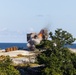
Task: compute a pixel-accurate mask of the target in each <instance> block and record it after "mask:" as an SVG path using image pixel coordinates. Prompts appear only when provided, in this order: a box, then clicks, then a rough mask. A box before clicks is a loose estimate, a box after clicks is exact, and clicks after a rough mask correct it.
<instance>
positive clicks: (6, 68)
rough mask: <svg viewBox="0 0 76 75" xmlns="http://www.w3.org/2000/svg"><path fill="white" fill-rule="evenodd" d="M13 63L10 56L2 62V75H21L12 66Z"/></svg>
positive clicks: (0, 64) (0, 67) (0, 63)
mask: <svg viewBox="0 0 76 75" xmlns="http://www.w3.org/2000/svg"><path fill="white" fill-rule="evenodd" d="M11 63H12V61H11V59H10V57H9V56H6V58H5V59H4V60H2V61H1V62H0V75H20V74H19V71H18V70H16V69H15V68H14V66H12V65H11Z"/></svg>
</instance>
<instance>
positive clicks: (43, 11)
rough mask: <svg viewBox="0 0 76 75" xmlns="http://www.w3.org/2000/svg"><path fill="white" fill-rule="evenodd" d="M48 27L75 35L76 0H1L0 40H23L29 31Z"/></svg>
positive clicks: (24, 40)
mask: <svg viewBox="0 0 76 75" xmlns="http://www.w3.org/2000/svg"><path fill="white" fill-rule="evenodd" d="M44 27H49V29H50V30H51V31H54V30H55V29H57V28H62V29H64V30H67V31H68V32H70V33H71V34H72V35H73V36H74V37H76V33H75V31H76V0H0V42H24V43H26V42H27V41H26V34H27V33H29V32H38V31H39V30H40V29H41V28H44Z"/></svg>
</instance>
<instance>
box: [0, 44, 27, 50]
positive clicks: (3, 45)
mask: <svg viewBox="0 0 76 75" xmlns="http://www.w3.org/2000/svg"><path fill="white" fill-rule="evenodd" d="M13 46H17V47H18V48H19V49H27V43H0V49H6V48H9V47H13Z"/></svg>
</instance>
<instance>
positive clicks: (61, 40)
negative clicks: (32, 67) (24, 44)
mask: <svg viewBox="0 0 76 75" xmlns="http://www.w3.org/2000/svg"><path fill="white" fill-rule="evenodd" d="M49 36H50V38H51V40H44V41H43V43H42V46H43V47H45V50H44V51H43V52H42V53H41V54H40V55H38V56H37V60H38V63H39V64H44V65H45V68H44V69H43V70H42V75H76V60H75V59H76V54H74V53H71V52H70V50H69V49H68V48H67V47H66V46H65V45H70V44H72V43H73V42H74V41H75V38H73V36H72V35H71V34H70V33H68V32H67V31H64V30H62V29H57V30H55V33H54V34H53V33H52V32H50V33H49Z"/></svg>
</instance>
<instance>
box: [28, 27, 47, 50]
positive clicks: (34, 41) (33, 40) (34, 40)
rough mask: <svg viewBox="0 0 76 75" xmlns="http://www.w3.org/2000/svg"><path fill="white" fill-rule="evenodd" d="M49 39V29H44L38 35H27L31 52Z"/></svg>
mask: <svg viewBox="0 0 76 75" xmlns="http://www.w3.org/2000/svg"><path fill="white" fill-rule="evenodd" d="M46 39H48V29H46V28H44V29H41V31H40V32H39V33H38V34H37V33H30V34H27V42H28V43H27V47H28V48H29V49H31V50H34V49H35V45H38V44H40V42H41V41H42V40H46Z"/></svg>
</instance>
